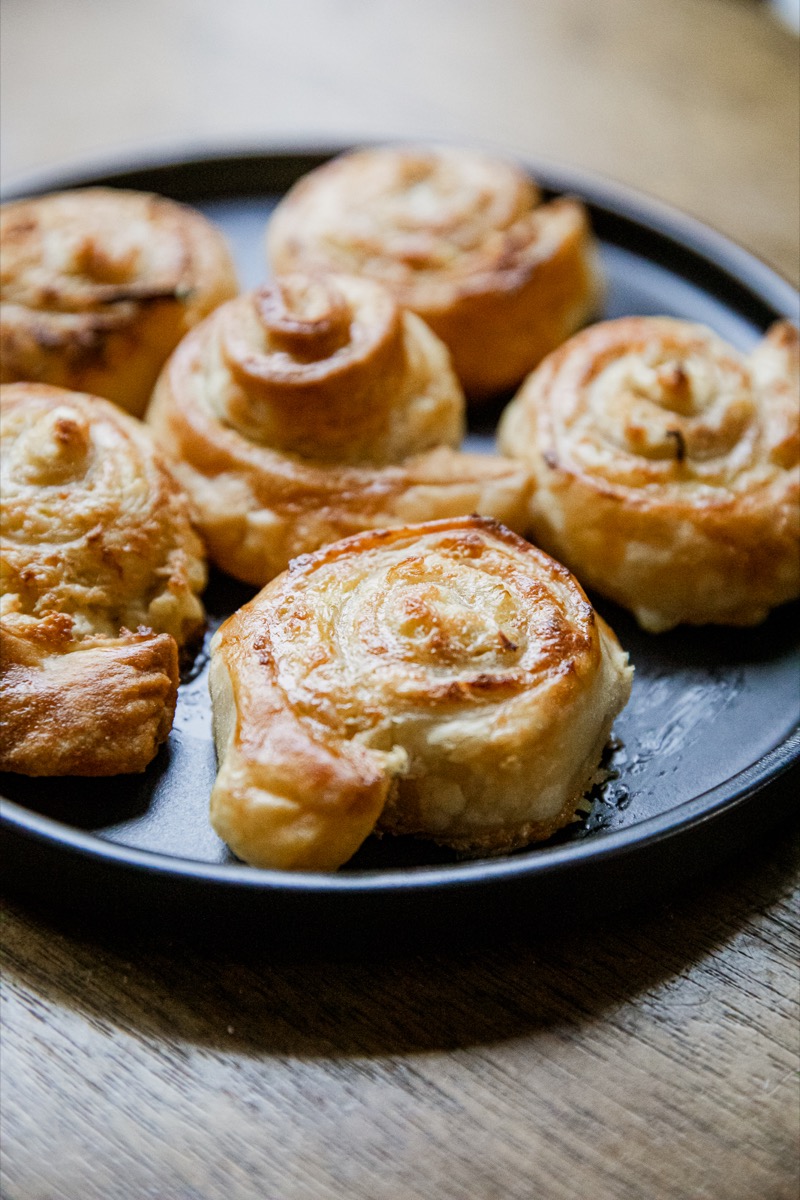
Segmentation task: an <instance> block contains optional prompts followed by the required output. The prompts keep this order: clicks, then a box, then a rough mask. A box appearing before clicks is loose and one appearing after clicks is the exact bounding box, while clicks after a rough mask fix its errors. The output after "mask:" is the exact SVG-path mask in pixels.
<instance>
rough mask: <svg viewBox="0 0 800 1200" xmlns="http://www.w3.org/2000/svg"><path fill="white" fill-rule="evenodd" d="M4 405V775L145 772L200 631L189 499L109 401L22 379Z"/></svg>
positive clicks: (0, 558)
mask: <svg viewBox="0 0 800 1200" xmlns="http://www.w3.org/2000/svg"><path fill="white" fill-rule="evenodd" d="M0 409H1V410H2V425H1V426H0V456H1V457H0V468H1V470H2V504H1V505H0V593H1V594H2V601H1V603H2V607H1V608H0V639H1V640H0V650H2V659H0V673H1V674H2V700H0V770H6V771H18V772H21V773H22V774H25V775H66V774H70V775H114V774H121V773H125V772H129V771H141V770H144V768H145V767H146V766H147V764H148V762H149V761H150V760H151V758H152V757H153V755H154V754H155V753H156V750H157V749H158V746H159V745H160V743H161V742H163V741H164V739H165V738H166V737H167V734H168V733H169V730H170V726H171V724H172V716H173V713H174V709H175V699H176V689H177V683H178V646H179V645H183V644H184V643H185V642H187V641H188V640H190V639H192V638H194V637H196V636H197V635H198V634H199V633H200V632H201V630H202V628H203V625H204V621H205V618H204V613H203V607H202V605H201V603H200V600H199V599H198V594H199V592H200V591H202V588H203V586H204V584H205V565H204V558H203V549H202V545H201V543H200V539H199V538H198V536H197V534H196V533H195V532H194V530H193V528H192V526H191V524H190V519H189V506H188V500H187V498H186V496H185V494H184V493H183V492H182V490H181V489H180V488H179V486H178V484H177V483H176V482H175V480H174V479H173V478H172V476H171V475H170V473H169V472H168V470H167V469H166V467H165V466H164V465H163V464H162V462H161V459H160V457H159V456H158V455H157V454H156V452H155V449H154V447H153V441H152V436H151V434H150V432H149V430H148V429H146V428H145V427H144V426H143V425H141V424H140V423H139V422H138V421H136V420H134V419H133V418H132V417H129V416H128V415H127V414H125V413H123V412H121V411H120V409H118V408H115V407H114V405H112V404H110V403H108V402H107V401H106V400H101V399H99V398H98V397H96V396H87V395H83V394H80V393H77V392H68V391H64V390H63V389H61V388H52V387H48V386H46V385H44V384H25V383H20V384H9V385H6V386H4V387H2V388H0Z"/></svg>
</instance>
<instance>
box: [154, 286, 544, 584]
mask: <svg viewBox="0 0 800 1200" xmlns="http://www.w3.org/2000/svg"><path fill="white" fill-rule="evenodd" d="M147 420H148V421H149V423H150V424H151V426H152V429H153V431H154V433H155V435H156V439H157V440H158V442H159V444H160V445H161V447H162V448H163V449H164V451H165V452H166V453H168V454H169V455H170V456H171V457H172V459H173V463H174V469H175V471H176V473H177V475H178V477H179V479H180V480H181V481H182V483H183V484H184V486H185V487H186V489H187V490H188V492H189V493H190V495H191V496H192V499H193V501H194V503H195V507H196V510H197V512H198V514H199V521H200V528H201V530H202V533H203V535H204V537H205V539H206V543H207V545H208V548H209V553H210V555H211V557H212V558H213V559H214V561H215V562H216V563H217V564H218V565H219V566H220V567H222V568H223V569H224V570H226V571H228V572H230V574H232V575H235V576H237V577H238V578H240V579H243V580H245V581H246V582H248V583H254V584H263V583H265V582H266V581H267V580H269V579H271V578H273V577H274V576H275V575H276V574H278V573H279V572H280V571H282V570H284V569H285V568H286V566H287V564H288V562H289V560H290V559H291V558H293V557H295V556H296V555H298V554H303V553H306V552H309V551H312V550H316V549H317V548H318V547H319V546H321V545H323V544H325V543H326V542H331V541H335V540H336V539H337V538H340V537H345V536H347V535H349V534H353V533H357V532H359V531H361V530H363V529H371V528H381V527H383V526H386V525H396V524H405V523H407V522H409V521H412V520H425V519H431V518H436V517H441V516H450V515H452V514H453V513H467V512H482V513H485V514H488V515H490V516H495V517H498V518H500V519H503V520H505V521H506V522H508V523H509V524H517V525H518V524H519V522H520V521H521V520H523V519H524V511H525V497H526V492H527V487H528V475H527V471H526V470H525V468H523V467H521V465H520V464H519V463H512V462H511V460H510V459H500V458H497V457H490V456H486V455H478V454H471V455H468V454H461V453H459V452H458V451H457V450H455V449H454V448H453V447H456V446H457V445H458V444H459V442H460V440H461V438H462V436H463V432H464V396H463V392H462V391H461V388H460V386H459V384H458V381H457V379H456V377H455V375H454V374H453V371H452V368H451V366H450V361H449V356H448V353H447V350H446V349H445V347H444V346H443V344H442V343H441V342H440V341H439V339H438V338H437V337H436V336H435V335H434V334H433V333H431V331H430V330H429V329H428V328H427V326H426V325H425V324H424V322H423V321H421V320H420V319H419V318H418V317H416V316H415V315H414V314H413V313H408V312H403V311H402V310H400V309H399V308H398V307H397V305H396V304H395V302H394V300H392V298H391V297H390V295H389V293H388V292H387V291H386V290H385V289H384V288H382V287H381V286H380V285H379V284H377V283H374V282H373V281H371V280H368V279H358V278H355V277H353V276H342V275H329V276H324V277H314V276H306V275H289V276H285V277H283V278H281V279H280V280H279V281H278V282H277V283H276V284H274V285H273V286H271V287H264V288H261V289H259V290H258V291H255V292H251V293H248V294H247V295H243V296H240V297H238V298H237V299H236V300H233V301H231V302H229V303H228V304H225V305H223V306H222V307H221V308H219V309H217V311H216V312H215V313H213V314H212V315H211V316H210V317H209V318H208V319H207V320H206V321H205V322H204V323H203V324H202V325H200V326H199V327H198V328H197V329H196V330H193V331H192V332H191V333H190V334H189V335H188V336H187V337H186V338H185V339H184V341H183V342H182V343H181V345H180V346H179V347H178V348H177V350H176V351H175V353H174V354H173V355H172V357H171V359H170V361H169V362H168V364H167V366H166V367H165V369H164V371H163V373H162V375H161V378H160V379H159V382H158V385H157V387H156V390H155V392H154V395H153V403H152V405H151V407H150V409H149V410H148V414H147Z"/></svg>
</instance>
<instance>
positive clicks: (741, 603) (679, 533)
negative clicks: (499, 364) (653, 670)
mask: <svg viewBox="0 0 800 1200" xmlns="http://www.w3.org/2000/svg"><path fill="white" fill-rule="evenodd" d="M798 361H799V359H798V334H797V330H796V329H794V328H793V326H791V325H790V324H788V322H781V323H779V324H777V325H774V326H773V327H772V329H771V330H770V331H769V333H768V334H767V336H766V337H765V338H764V340H763V341H762V342H761V344H760V345H759V346H758V347H757V348H756V350H755V351H754V352H753V353H752V354H751V355H750V356H749V357H745V356H743V355H741V354H739V353H738V352H737V351H736V350H734V349H733V348H732V347H730V346H728V345H726V344H725V343H724V342H723V341H721V340H720V339H719V338H718V337H716V336H715V335H714V334H713V333H711V331H710V330H708V329H705V328H703V327H702V326H699V325H692V324H689V323H688V322H685V321H676V320H672V319H668V318H665V317H625V318H623V319H621V320H618V321H609V322H605V323H603V324H600V325H595V326H593V327H592V328H590V329H586V330H584V331H583V332H582V333H579V334H578V335H577V336H576V337H574V338H573V339H572V340H571V341H570V342H568V343H567V344H566V345H565V346H563V347H561V349H560V350H557V351H556V352H555V353H554V354H552V355H551V356H550V357H549V358H548V359H547V360H546V361H545V362H544V363H542V365H541V366H540V367H539V368H538V370H537V371H535V372H534V373H533V375H531V377H530V378H529V379H528V380H527V381H526V383H525V384H524V386H523V387H522V389H521V390H520V392H519V394H518V395H517V397H516V398H515V399H514V400H513V401H512V403H511V405H510V406H509V407H508V409H507V410H506V412H505V414H504V416H503V419H502V421H501V426H500V431H499V440H500V445H501V447H502V448H503V449H505V451H506V453H508V454H510V455H516V456H517V457H519V458H520V459H521V460H522V461H524V462H525V463H526V464H527V465H529V466H530V467H531V469H532V471H533V475H534V478H535V483H536V487H535V490H534V492H533V493H532V498H531V502H530V524H529V529H530V532H531V534H532V536H533V538H534V539H535V540H536V542H537V543H538V544H539V545H541V546H542V547H544V549H546V550H547V551H549V553H551V554H554V555H555V556H556V557H557V558H559V559H561V561H562V562H565V563H566V564H567V565H568V566H569V567H570V568H571V569H572V570H573V571H575V573H576V574H577V576H578V578H579V579H580V580H581V582H582V583H583V584H584V585H585V586H586V587H592V588H596V589H597V591H599V592H602V593H604V594H605V595H607V596H610V597H611V598H612V599H614V600H616V601H617V602H618V603H619V604H623V605H625V606H626V607H627V608H630V609H631V610H632V611H633V612H634V614H635V616H636V618H637V620H638V621H639V623H640V624H641V625H642V626H643V627H644V628H645V629H648V630H650V631H652V632H659V631H661V630H665V629H671V628H672V627H673V626H675V625H678V624H680V623H682V622H686V623H689V624H694V625H703V624H707V623H718V624H722V625H755V624H757V623H758V622H760V621H763V620H764V618H765V617H766V615H767V613H768V612H769V610H770V609H771V608H772V607H773V606H775V605H778V604H781V603H783V602H784V601H786V600H790V599H792V598H793V597H795V596H797V595H798V593H799V592H800V537H799V535H800V510H799V509H798V505H799V504H800V474H799V469H798V461H800V441H799V439H798V421H799V419H800V410H799V408H798V402H799V401H800V395H799V394H798V387H799V384H800V374H799V373H798Z"/></svg>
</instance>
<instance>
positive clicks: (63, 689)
mask: <svg viewBox="0 0 800 1200" xmlns="http://www.w3.org/2000/svg"><path fill="white" fill-rule="evenodd" d="M62 621H63V618H61V619H60V618H59V617H58V615H57V614H53V615H52V616H51V618H50V620H49V625H48V622H47V621H46V620H45V621H42V622H41V623H40V624H41V625H42V626H44V627H45V628H44V629H42V630H41V631H40V639H41V640H40V641H38V642H37V643H36V644H31V643H30V642H29V641H27V640H25V639H22V638H20V637H18V636H17V635H16V634H14V633H13V632H11V631H9V630H8V629H6V628H5V627H3V626H2V625H0V660H1V661H2V669H3V689H2V692H3V694H2V701H1V702H0V770H3V771H16V772H18V773H20V774H23V775H89V776H91V775H121V774H128V773H132V772H136V771H143V770H144V769H145V767H146V766H147V765H148V763H149V762H151V760H152V759H153V757H154V756H155V754H156V752H157V750H158V748H159V746H160V745H161V743H162V742H164V741H165V740H166V738H167V737H168V735H169V731H170V728H171V727H172V719H173V716H174V714H175V703H176V700H177V689H178V649H177V646H176V643H175V640H174V638H172V637H170V636H169V635H168V634H154V633H152V632H151V631H150V630H140V631H138V632H137V633H130V632H129V631H127V630H123V631H122V632H121V633H120V636H119V637H118V638H116V639H113V640H112V639H102V640H98V641H97V642H96V643H95V644H92V642H91V640H87V641H85V642H82V643H74V644H73V646H72V647H71V648H69V649H67V650H65V647H64V637H66V639H69V631H68V630H67V629H66V628H62ZM49 650H50V651H53V652H48V651H49Z"/></svg>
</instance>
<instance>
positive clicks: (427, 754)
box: [210, 517, 632, 870]
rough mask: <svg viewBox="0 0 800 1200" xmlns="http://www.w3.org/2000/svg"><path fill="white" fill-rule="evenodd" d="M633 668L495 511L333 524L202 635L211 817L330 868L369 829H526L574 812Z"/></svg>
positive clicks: (537, 832) (237, 847)
mask: <svg viewBox="0 0 800 1200" xmlns="http://www.w3.org/2000/svg"><path fill="white" fill-rule="evenodd" d="M631 674H632V672H631V669H630V668H629V666H628V664H627V656H626V655H625V654H624V653H623V651H622V650H621V648H620V646H619V643H618V642H617V639H616V637H615V636H614V634H613V633H612V632H611V630H610V629H609V628H608V626H607V625H605V623H604V622H603V621H602V620H601V619H600V617H598V616H597V615H596V614H595V613H594V611H593V609H592V608H591V606H590V605H589V603H588V602H587V600H586V597H585V596H584V594H583V592H582V591H581V588H580V587H579V586H578V584H577V582H576V581H575V580H574V579H573V577H572V576H571V575H570V574H569V572H568V571H567V570H566V569H565V568H564V567H562V566H561V565H560V564H559V563H556V562H554V561H553V560H552V559H550V558H548V557H547V555H545V554H543V553H542V552H541V551H539V550H537V549H535V548H534V547H532V546H530V545H529V544H528V543H527V542H525V541H523V540H522V539H521V538H520V537H518V536H517V535H516V534H513V533H511V532H510V531H509V530H508V529H506V528H505V527H503V526H501V525H499V524H498V523H496V522H493V521H489V520H486V519H482V518H479V517H460V518H454V519H451V520H444V521H434V522H428V523H426V524H421V525H414V526H409V527H406V528H398V529H393V530H383V531H376V532H370V533H364V534H361V535H359V536H357V537H353V538H348V539H345V540H343V541H340V542H337V543H335V544H333V545H331V546H328V547H326V548H324V549H322V550H320V551H318V552H317V553H315V554H312V555H309V556H306V557H304V558H301V559H298V560H296V561H295V562H293V563H292V565H291V566H290V568H289V570H288V571H287V572H286V573H284V574H283V575H281V576H279V577H278V578H277V579H275V580H274V581H273V582H272V583H270V584H268V585H267V587H265V588H264V589H263V591H262V592H261V593H260V594H259V595H258V596H256V598H255V599H254V600H252V601H251V602H250V603H249V604H248V605H246V606H245V607H244V608H242V609H240V610H239V612H238V613H236V614H234V616H233V617H231V618H230V619H229V620H228V621H227V622H226V623H225V624H224V625H223V626H222V627H221V629H220V630H219V631H218V632H217V634H216V635H215V638H214V641H213V642H212V664H211V679H210V685H211V694H212V701H213V705H214V728H215V740H216V744H217V752H218V756H219V760H220V769H219V775H218V778H217V781H216V783H215V786H214V789H213V792H212V797H211V819H212V824H213V825H214V827H215V829H216V830H217V832H218V833H219V834H220V836H221V837H222V838H223V839H224V840H225V841H227V842H228V844H229V845H230V846H231V848H232V849H233V850H234V851H235V853H236V854H238V855H239V856H240V857H241V858H243V859H245V861H247V862H249V863H252V864H255V865H258V866H266V867H276V868H281V869H284V868H285V869H309V870H333V869H335V868H337V867H338V866H340V865H341V864H342V863H344V862H346V861H347V859H348V858H349V857H350V856H351V855H352V854H353V853H354V852H355V850H356V849H357V848H358V847H359V846H360V845H361V843H362V842H363V840H364V839H365V838H366V837H367V836H368V834H369V833H370V832H372V831H373V830H375V829H377V830H378V831H379V832H381V831H382V832H389V833H407V834H413V835H416V836H418V837H424V838H428V839H433V840H435V841H437V842H440V843H443V844H446V845H449V846H453V847H456V848H457V849H459V850H462V851H465V852H469V853H473V854H486V853H495V852H499V851H503V850H508V849H512V848H514V847H518V846H523V845H526V844H527V843H529V842H531V841H534V840H536V839H540V838H544V837H547V836H549V835H550V834H551V833H552V832H553V831H554V830H556V829H558V828H559V827H560V826H561V825H563V824H565V823H566V822H567V821H568V820H569V819H570V817H571V816H572V814H573V813H574V810H575V805H576V803H577V801H578V800H579V798H580V797H581V795H582V794H583V792H584V790H585V789H586V787H587V786H588V785H589V784H590V782H591V780H592V778H593V776H594V773H595V771H596V768H597V766H598V763H599V760H600V756H601V752H602V749H603V746H604V744H605V742H606V740H607V738H608V735H609V731H610V728H611V724H612V721H613V720H614V718H615V716H616V715H617V713H618V712H619V711H620V709H621V708H622V707H623V706H624V705H625V703H626V701H627V699H628V694H629V691H630V684H631Z"/></svg>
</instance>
